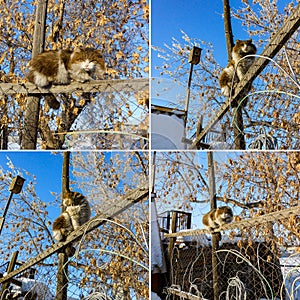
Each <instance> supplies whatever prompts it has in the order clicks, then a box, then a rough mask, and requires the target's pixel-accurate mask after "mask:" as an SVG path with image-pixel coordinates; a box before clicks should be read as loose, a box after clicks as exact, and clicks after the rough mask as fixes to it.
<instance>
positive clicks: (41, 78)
mask: <svg viewBox="0 0 300 300" xmlns="http://www.w3.org/2000/svg"><path fill="white" fill-rule="evenodd" d="M105 72H106V66H105V62H104V60H103V58H102V54H101V51H100V50H94V49H82V48H76V49H75V50H74V51H70V50H55V51H54V50H53V51H45V52H43V53H41V54H39V55H37V56H36V57H34V58H33V59H32V60H31V61H30V63H29V73H28V76H27V78H28V80H29V81H30V82H32V83H34V84H36V85H37V86H39V87H42V88H48V87H50V86H51V84H69V83H70V82H71V80H75V81H78V82H86V81H90V80H93V79H95V78H96V77H99V78H102V77H103V75H104V74H105ZM46 100H47V102H48V105H49V106H50V107H51V108H53V109H58V108H59V102H58V101H57V100H56V99H55V97H54V96H53V95H51V96H49V95H48V97H47V99H46Z"/></svg>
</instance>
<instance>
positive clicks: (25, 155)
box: [0, 151, 63, 217]
mask: <svg viewBox="0 0 300 300" xmlns="http://www.w3.org/2000/svg"><path fill="white" fill-rule="evenodd" d="M7 157H9V158H10V160H11V161H12V162H13V164H14V166H15V167H16V168H18V169H22V171H23V170H25V171H27V172H29V173H30V174H31V175H35V176H36V182H37V184H36V186H35V189H36V193H37V195H38V197H39V198H40V199H41V200H42V201H45V202H48V201H52V200H54V199H55V197H54V196H53V195H52V194H51V192H55V193H57V194H59V193H61V170H62V161H63V156H62V155H61V154H52V153H51V152H48V151H43V152H40V151H28V152H27V151H16V152H13V151H0V166H1V168H2V169H4V170H8V169H9V168H8V166H7V162H8V160H7ZM21 176H22V177H24V178H25V179H26V181H25V182H24V187H25V185H26V184H27V182H28V181H29V180H31V177H28V175H26V173H25V172H23V173H22V175H21ZM8 195H9V193H8ZM49 212H50V213H51V212H52V211H51V210H50V211H49ZM51 217H53V215H52V214H51Z"/></svg>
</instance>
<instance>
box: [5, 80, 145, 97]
mask: <svg viewBox="0 0 300 300" xmlns="http://www.w3.org/2000/svg"><path fill="white" fill-rule="evenodd" d="M148 90H149V79H148V78H139V79H114V80H94V81H90V82H86V83H78V82H72V83H70V84H68V85H53V86H51V87H50V88H49V89H45V88H40V87H38V86H36V85H35V84H33V83H29V82H28V83H0V95H1V96H3V95H14V94H25V95H28V94H32V95H37V94H49V93H52V94H59V93H73V92H76V91H77V92H86V93H94V92H109V93H111V92H116V91H122V92H132V91H148Z"/></svg>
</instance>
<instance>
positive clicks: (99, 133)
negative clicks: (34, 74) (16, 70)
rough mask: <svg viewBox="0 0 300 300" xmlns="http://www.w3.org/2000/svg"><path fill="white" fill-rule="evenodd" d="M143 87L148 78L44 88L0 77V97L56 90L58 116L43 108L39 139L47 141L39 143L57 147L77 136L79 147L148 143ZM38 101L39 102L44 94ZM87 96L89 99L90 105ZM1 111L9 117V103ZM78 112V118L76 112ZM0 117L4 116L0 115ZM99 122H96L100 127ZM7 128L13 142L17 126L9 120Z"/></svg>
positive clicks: (70, 143) (70, 144) (75, 142)
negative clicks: (0, 80)
mask: <svg viewBox="0 0 300 300" xmlns="http://www.w3.org/2000/svg"><path fill="white" fill-rule="evenodd" d="M148 89H149V80H148V79H147V78H138V79H131V80H127V79H126V80H125V79H114V80H95V81H92V82H87V83H75V82H73V83H71V84H69V85H63V86H62V85H53V86H51V87H50V88H49V89H44V88H40V87H37V86H36V85H34V84H32V83H28V82H26V83H7V82H5V83H0V95H1V96H3V97H19V98H20V97H21V98H22V99H25V98H26V97H28V96H33V95H34V96H43V95H45V94H49V93H52V94H53V95H56V96H57V99H59V102H60V103H61V107H60V109H59V111H58V113H59V114H61V116H60V118H59V119H60V120H59V122H58V120H57V119H55V118H53V113H54V112H53V111H52V110H50V111H49V110H48V111H47V109H45V108H44V109H43V111H42V116H43V117H42V118H40V122H39V130H40V131H41V135H42V137H43V140H42V141H40V142H39V144H42V143H43V142H44V143H45V141H46V145H45V146H43V145H40V147H41V148H43V147H46V148H49V149H60V148H61V147H67V148H71V149H72V148H74V147H76V149H80V148H81V146H80V143H79V142H80V141H81V143H82V144H83V145H82V148H83V147H84V149H86V148H89V149H114V148H118V149H128V148H133V149H144V148H147V147H148V146H147V145H148V121H147V115H148V111H147V110H148V109H147V107H146V105H145V102H147V97H148V94H147V93H148ZM29 99H30V98H29ZM9 101H11V102H13V101H14V100H13V99H10V100H9ZM22 101H25V100H22ZM28 101H30V100H28ZM40 101H41V103H44V100H43V99H41V100H40ZM89 102H92V104H93V105H89ZM4 113H6V114H7V115H8V118H12V116H10V114H11V113H12V111H11V110H10V109H7V110H6V111H5V109H4V110H3V111H2V114H4ZM55 114H57V113H55ZM79 115H80V116H82V118H78V116H79ZM0 117H4V116H1V115H0ZM87 118H88V119H87ZM91 119H92V120H91ZM83 120H85V121H83ZM86 120H89V121H88V122H87V121H86ZM125 120H127V122H126V121H125ZM89 122H90V123H91V124H90V125H89ZM93 124H95V125H94V127H93ZM99 124H101V127H100V128H99ZM70 126H72V127H71V128H70ZM1 129H4V128H1ZM8 129H9V131H10V132H11V134H10V138H11V139H12V141H14V142H15V143H18V139H19V134H18V133H17V132H18V130H20V128H12V126H11V125H10V124H8V126H6V130H8Z"/></svg>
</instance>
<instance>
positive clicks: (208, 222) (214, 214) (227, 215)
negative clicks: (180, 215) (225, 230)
mask: <svg viewBox="0 0 300 300" xmlns="http://www.w3.org/2000/svg"><path fill="white" fill-rule="evenodd" d="M232 220H233V212H232V210H231V208H230V207H228V206H221V207H219V208H216V209H213V210H211V211H210V212H208V213H206V214H205V215H204V216H203V219H202V222H203V225H204V227H205V228H206V229H208V230H210V231H213V230H215V229H217V228H220V227H222V226H223V225H224V224H228V223H231V222H232Z"/></svg>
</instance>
